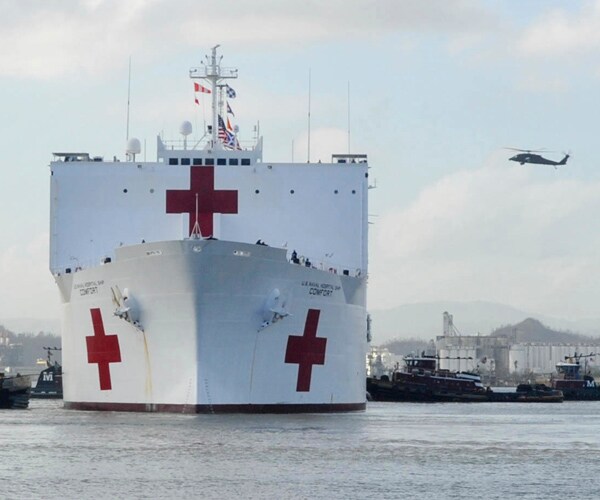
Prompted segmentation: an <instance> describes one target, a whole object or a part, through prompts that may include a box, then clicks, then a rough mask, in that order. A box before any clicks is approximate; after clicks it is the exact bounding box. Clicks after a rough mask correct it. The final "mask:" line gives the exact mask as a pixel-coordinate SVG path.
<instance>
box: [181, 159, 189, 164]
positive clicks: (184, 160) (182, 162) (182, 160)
mask: <svg viewBox="0 0 600 500" xmlns="http://www.w3.org/2000/svg"><path fill="white" fill-rule="evenodd" d="M181 164H182V165H189V164H190V159H189V158H182V159H181Z"/></svg>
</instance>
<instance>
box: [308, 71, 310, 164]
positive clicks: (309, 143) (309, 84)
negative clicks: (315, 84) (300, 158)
mask: <svg viewBox="0 0 600 500" xmlns="http://www.w3.org/2000/svg"><path fill="white" fill-rule="evenodd" d="M307 162H308V163H310V68H308V158H307Z"/></svg>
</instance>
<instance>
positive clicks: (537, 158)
mask: <svg viewBox="0 0 600 500" xmlns="http://www.w3.org/2000/svg"><path fill="white" fill-rule="evenodd" d="M506 149H511V150H513V151H520V153H519V154H517V155H515V156H513V157H512V158H509V160H510V161H516V162H517V163H520V164H521V165H525V163H534V164H538V165H552V166H554V168H558V167H560V166H561V165H566V164H567V160H568V159H569V157H570V156H571V155H569V154H568V153H565V157H564V158H563V159H562V160H560V161H554V160H549V159H548V158H544V157H543V156H542V155H538V154H533V153H542V152H543V150H530V149H517V148H506Z"/></svg>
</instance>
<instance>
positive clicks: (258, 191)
mask: <svg viewBox="0 0 600 500" xmlns="http://www.w3.org/2000/svg"><path fill="white" fill-rule="evenodd" d="M123 192H124V193H127V192H128V190H127V188H125V189H123ZM295 192H296V191H294V190H293V189H290V194H294V193H295ZM152 193H154V188H151V189H150V194H152ZM254 193H255V194H260V189H255V190H254ZM338 193H339V191H338V190H337V189H334V190H333V194H338ZM352 194H356V189H353V190H352Z"/></svg>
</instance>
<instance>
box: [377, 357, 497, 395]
mask: <svg viewBox="0 0 600 500" xmlns="http://www.w3.org/2000/svg"><path fill="white" fill-rule="evenodd" d="M437 361H438V357H437V356H426V355H422V356H407V357H405V358H404V364H405V368H404V370H401V371H398V370H395V371H394V372H393V373H392V374H391V380H390V377H389V376H388V375H382V376H381V377H380V378H379V379H377V378H375V377H368V378H367V392H368V393H369V394H370V396H371V398H372V400H373V401H422V402H441V401H451V402H476V401H479V402H483V401H488V400H489V392H490V391H489V390H487V389H485V388H484V387H483V384H482V383H481V377H480V376H479V375H478V374H476V373H470V372H452V371H449V370H442V369H439V368H438V367H437Z"/></svg>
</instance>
